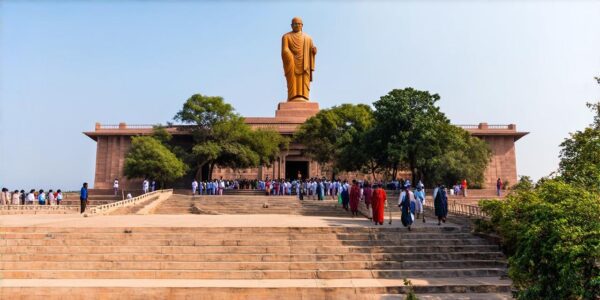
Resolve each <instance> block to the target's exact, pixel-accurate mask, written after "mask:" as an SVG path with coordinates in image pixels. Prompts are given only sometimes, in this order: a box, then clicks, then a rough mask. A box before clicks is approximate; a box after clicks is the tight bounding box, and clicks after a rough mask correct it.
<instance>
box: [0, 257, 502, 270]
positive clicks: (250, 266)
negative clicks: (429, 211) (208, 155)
mask: <svg viewBox="0 0 600 300" xmlns="http://www.w3.org/2000/svg"><path fill="white" fill-rule="evenodd" d="M503 267H506V262H504V261H499V260H498V261H496V260H457V261H452V260H450V261H404V262H397V261H386V262H378V261H334V262H189V261H187V262H163V261H17V262H14V261H10V262H1V261H0V269H2V270H7V271H8V270H370V269H379V270H388V269H392V270H396V269H402V270H403V269H445V268H460V269H467V268H503Z"/></svg>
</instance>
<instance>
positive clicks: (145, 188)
mask: <svg viewBox="0 0 600 300" xmlns="http://www.w3.org/2000/svg"><path fill="white" fill-rule="evenodd" d="M149 188H150V182H148V179H144V182H142V191H143V192H144V194H145V193H147V192H148V189H149Z"/></svg>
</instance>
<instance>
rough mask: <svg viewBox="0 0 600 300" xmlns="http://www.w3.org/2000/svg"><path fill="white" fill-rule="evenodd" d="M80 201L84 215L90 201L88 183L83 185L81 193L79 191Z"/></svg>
mask: <svg viewBox="0 0 600 300" xmlns="http://www.w3.org/2000/svg"><path fill="white" fill-rule="evenodd" d="M79 201H80V202H81V203H80V204H81V212H80V213H83V212H84V211H85V207H86V206H87V201H88V184H87V182H84V183H83V186H82V187H81V191H79Z"/></svg>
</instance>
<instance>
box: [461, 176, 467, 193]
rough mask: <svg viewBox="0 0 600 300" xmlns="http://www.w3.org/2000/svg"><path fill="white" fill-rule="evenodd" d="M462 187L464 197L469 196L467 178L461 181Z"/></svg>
mask: <svg viewBox="0 0 600 300" xmlns="http://www.w3.org/2000/svg"><path fill="white" fill-rule="evenodd" d="M461 188H462V192H463V197H467V180H466V179H463V181H462V183H461Z"/></svg>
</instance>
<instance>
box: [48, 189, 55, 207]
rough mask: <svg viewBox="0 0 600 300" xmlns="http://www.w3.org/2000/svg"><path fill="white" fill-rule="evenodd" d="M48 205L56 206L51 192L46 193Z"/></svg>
mask: <svg viewBox="0 0 600 300" xmlns="http://www.w3.org/2000/svg"><path fill="white" fill-rule="evenodd" d="M48 205H56V197H54V193H53V191H52V190H49V191H48Z"/></svg>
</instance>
